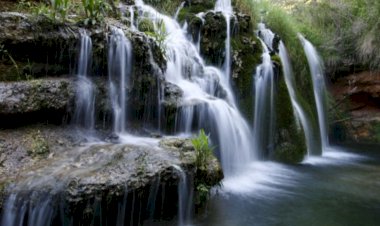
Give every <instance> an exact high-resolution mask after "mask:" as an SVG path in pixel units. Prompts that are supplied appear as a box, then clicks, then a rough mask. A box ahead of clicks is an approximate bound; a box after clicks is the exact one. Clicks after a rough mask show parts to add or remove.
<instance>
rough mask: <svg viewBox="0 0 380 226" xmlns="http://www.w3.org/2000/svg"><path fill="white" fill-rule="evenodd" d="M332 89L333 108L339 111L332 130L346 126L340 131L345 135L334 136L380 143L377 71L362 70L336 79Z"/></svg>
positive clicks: (379, 101) (378, 81) (379, 100)
mask: <svg viewBox="0 0 380 226" xmlns="http://www.w3.org/2000/svg"><path fill="white" fill-rule="evenodd" d="M331 91H332V94H333V95H334V98H335V99H336V106H334V108H336V109H340V112H341V113H340V115H338V117H337V118H336V119H335V124H334V125H333V131H332V132H334V129H335V130H338V131H335V132H339V130H340V129H343V128H345V131H341V133H342V135H344V134H346V135H347V137H337V139H338V140H339V139H343V140H344V139H345V140H353V141H357V142H373V143H378V142H380V73H379V72H370V71H364V72H359V73H356V74H351V75H349V76H346V77H342V78H339V79H338V80H337V81H336V82H334V83H333V84H332V87H331ZM336 109H335V110H336ZM331 110H334V109H331ZM338 136H341V135H340V133H338Z"/></svg>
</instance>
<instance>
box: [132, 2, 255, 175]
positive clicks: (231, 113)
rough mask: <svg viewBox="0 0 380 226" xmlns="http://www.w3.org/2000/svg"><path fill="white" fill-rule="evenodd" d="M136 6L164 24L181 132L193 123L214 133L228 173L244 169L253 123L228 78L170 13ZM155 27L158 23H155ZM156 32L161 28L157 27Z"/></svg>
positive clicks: (168, 77) (249, 157)
mask: <svg viewBox="0 0 380 226" xmlns="http://www.w3.org/2000/svg"><path fill="white" fill-rule="evenodd" d="M136 6H137V7H138V8H139V9H140V10H141V11H142V12H143V13H142V14H141V15H144V16H146V17H149V19H151V20H152V21H153V22H154V23H158V22H160V23H163V24H164V25H165V30H166V34H165V42H164V45H165V46H164V48H165V50H166V51H165V54H166V59H167V69H166V72H165V75H164V76H165V79H166V81H167V82H169V83H172V84H174V85H176V86H177V87H179V88H180V89H181V90H182V91H183V95H182V101H181V108H180V109H181V112H180V115H186V116H185V117H184V118H183V119H180V120H178V121H177V123H179V125H178V128H179V130H180V131H178V132H190V131H191V128H192V126H194V127H196V128H197V129H201V128H205V129H207V131H209V132H210V133H211V137H213V139H212V141H213V142H214V144H215V145H216V147H217V149H218V152H219V156H220V160H221V164H222V167H223V171H224V173H225V176H226V177H229V176H232V175H234V174H235V173H236V172H237V171H239V170H243V169H244V168H245V166H246V165H247V164H248V163H250V162H251V161H252V160H253V159H254V157H255V154H254V153H252V151H251V149H252V134H251V130H250V127H249V126H248V124H247V123H246V121H245V120H244V118H243V117H242V115H241V114H240V112H239V110H238V109H237V107H236V104H235V101H234V95H233V92H232V90H231V88H230V86H229V84H228V79H226V76H225V74H224V73H222V72H221V71H220V70H219V69H217V68H215V67H211V66H206V65H205V63H204V61H203V59H202V58H201V56H200V55H199V52H198V51H197V48H196V46H195V45H194V44H193V43H192V42H191V41H189V40H188V39H187V38H186V37H187V33H186V31H185V30H183V29H182V28H181V26H180V25H179V24H178V23H177V22H176V21H175V20H174V19H173V18H171V17H168V16H166V15H163V14H160V13H159V12H157V11H156V10H155V9H154V8H152V7H150V6H148V5H145V4H144V3H143V2H142V1H141V0H137V1H136ZM155 27H156V29H159V28H157V27H158V26H155ZM156 32H157V33H158V32H160V31H156Z"/></svg>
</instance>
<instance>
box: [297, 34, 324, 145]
mask: <svg viewBox="0 0 380 226" xmlns="http://www.w3.org/2000/svg"><path fill="white" fill-rule="evenodd" d="M298 37H299V39H300V40H301V42H302V44H303V48H304V51H305V55H306V57H307V60H308V62H309V67H310V72H311V76H312V79H313V87H314V96H315V102H316V105H317V112H318V121H319V129H320V133H321V141H322V150H326V148H328V147H329V140H328V132H327V116H326V114H327V113H326V104H327V103H326V94H327V91H326V84H325V78H324V72H323V62H322V60H321V58H320V57H319V54H318V52H317V50H316V49H315V47H314V46H313V45H312V44H311V43H310V42H309V41H308V40H306V39H305V38H304V37H303V36H302V35H300V34H299V35H298Z"/></svg>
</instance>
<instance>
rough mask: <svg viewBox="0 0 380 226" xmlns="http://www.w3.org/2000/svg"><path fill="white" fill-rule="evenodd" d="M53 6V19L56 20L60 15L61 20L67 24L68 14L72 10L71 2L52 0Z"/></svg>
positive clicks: (67, 0)
mask: <svg viewBox="0 0 380 226" xmlns="http://www.w3.org/2000/svg"><path fill="white" fill-rule="evenodd" d="M51 5H52V9H53V11H52V15H53V19H54V20H55V19H56V17H57V14H59V16H60V18H61V20H62V21H63V22H65V21H66V19H67V13H68V11H69V8H70V0H51Z"/></svg>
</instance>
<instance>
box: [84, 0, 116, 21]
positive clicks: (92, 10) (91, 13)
mask: <svg viewBox="0 0 380 226" xmlns="http://www.w3.org/2000/svg"><path fill="white" fill-rule="evenodd" d="M82 6H83V8H84V12H85V13H86V17H87V18H86V19H85V21H84V23H85V24H86V25H87V24H92V25H95V24H96V22H100V21H102V20H103V19H104V15H106V14H107V12H108V11H110V10H111V5H110V4H108V3H107V2H106V1H104V0H82Z"/></svg>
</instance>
